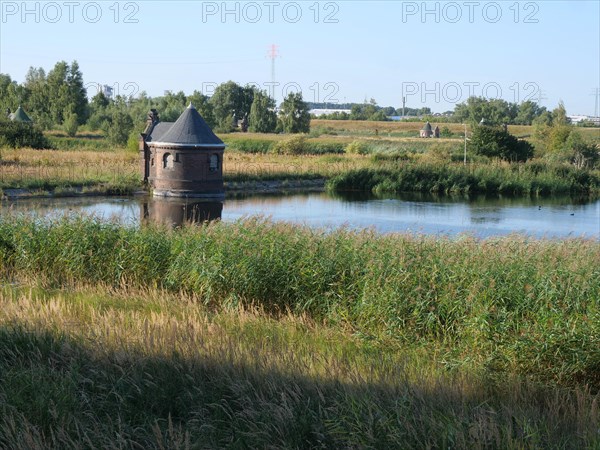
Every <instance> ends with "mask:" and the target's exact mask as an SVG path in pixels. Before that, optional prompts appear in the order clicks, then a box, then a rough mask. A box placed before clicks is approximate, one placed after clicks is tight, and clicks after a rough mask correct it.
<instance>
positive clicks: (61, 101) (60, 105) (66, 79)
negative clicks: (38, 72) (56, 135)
mask: <svg viewBox="0 0 600 450" xmlns="http://www.w3.org/2000/svg"><path fill="white" fill-rule="evenodd" d="M30 70H31V69H30ZM32 76H33V78H34V79H35V74H33V75H32ZM35 86H36V89H39V88H40V84H39V83H38V84H36V85H35ZM41 88H42V89H43V91H44V94H45V95H41V96H40V97H41V98H43V99H44V100H45V101H46V102H47V103H48V106H46V108H47V110H48V112H49V115H50V118H51V120H52V121H53V123H54V124H57V125H60V124H62V123H63V122H64V120H65V114H69V113H70V112H72V113H75V114H77V116H78V117H79V121H80V123H83V122H85V119H86V117H87V105H88V100H87V92H86V90H85V87H84V85H83V76H82V74H81V71H80V70H79V64H78V63H77V61H73V63H72V64H71V66H69V64H67V63H66V62H65V61H59V62H57V63H56V64H55V65H54V68H53V69H52V70H51V71H50V72H48V77H47V78H46V80H45V83H43V84H41ZM44 97H45V98H44ZM39 106H42V105H39ZM40 109H42V108H40Z"/></svg>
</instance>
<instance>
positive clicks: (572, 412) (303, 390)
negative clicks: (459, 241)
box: [0, 324, 598, 449]
mask: <svg viewBox="0 0 600 450" xmlns="http://www.w3.org/2000/svg"><path fill="white" fill-rule="evenodd" d="M290 345H291V344H290ZM117 348H118V350H109V349H107V348H106V347H105V346H99V345H98V344H97V343H94V342H84V341H82V340H77V339H73V338H70V337H67V336H64V335H57V334H53V333H51V332H49V331H47V330H46V331H40V332H31V331H27V330H25V329H24V328H22V327H20V326H19V325H18V324H15V325H5V326H3V327H1V328H0V447H1V448H13V449H19V448H23V449H24V448H28V449H34V448H131V449H134V448H591V447H593V446H594V445H597V444H598V434H597V427H598V417H597V413H598V410H597V408H598V406H597V399H596V400H594V398H593V396H591V395H589V394H588V393H586V392H584V391H581V392H559V391H558V390H543V389H536V388H532V387H526V386H524V385H522V384H521V385H518V384H511V383H510V382H507V384H506V386H500V387H498V388H494V389H490V388H489V387H488V388H486V387H484V386H481V385H477V383H474V384H472V385H468V384H467V385H465V384H464V382H463V383H462V384H461V383H453V382H448V383H441V382H440V383H431V382H423V383H422V384H421V383H414V382H409V381H407V380H406V379H405V378H404V379H403V377H402V375H401V371H398V376H397V377H396V379H395V380H394V382H390V381H389V380H390V379H394V377H386V378H387V381H377V380H367V379H365V380H357V381H356V382H354V383H349V382H341V381H338V380H336V379H335V377H331V378H330V379H322V378H314V377H308V376H305V375H303V374H302V373H298V372H300V371H301V370H300V369H298V367H295V364H294V363H293V361H290V365H289V366H290V370H289V371H287V370H285V369H282V368H281V367H279V368H275V367H269V362H268V357H265V355H264V354H260V352H257V353H256V355H250V356H251V357H250V358H247V359H246V360H247V361H249V362H246V363H240V362H239V360H240V358H239V356H240V355H235V353H236V352H235V351H233V352H231V351H229V352H228V351H224V352H223V357H222V358H215V357H214V356H206V357H203V356H201V352H198V354H197V355H196V356H194V357H183V356H181V355H178V354H177V353H176V352H173V353H172V354H171V355H169V356H164V355H163V356H160V355H159V356H157V355H150V354H143V353H142V352H141V351H140V350H135V349H133V348H121V347H117ZM290 354H291V355H293V349H290ZM252 356H254V357H252ZM296 365H297V364H296ZM492 392H493V393H492ZM594 402H595V403H594ZM594 405H595V406H594ZM594 408H596V409H595V410H594Z"/></svg>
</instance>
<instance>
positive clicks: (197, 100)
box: [187, 91, 217, 128]
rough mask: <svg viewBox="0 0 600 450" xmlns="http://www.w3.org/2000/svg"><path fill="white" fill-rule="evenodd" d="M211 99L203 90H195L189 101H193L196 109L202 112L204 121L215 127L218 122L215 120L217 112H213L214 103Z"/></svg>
mask: <svg viewBox="0 0 600 450" xmlns="http://www.w3.org/2000/svg"><path fill="white" fill-rule="evenodd" d="M209 100H210V99H209V98H208V97H207V96H206V95H203V94H202V93H201V92H198V91H194V92H193V93H192V95H190V96H188V98H187V102H188V103H192V104H193V105H194V107H195V108H196V110H197V111H198V112H199V113H200V115H201V116H202V118H203V119H204V121H205V122H206V123H207V124H208V126H209V127H211V128H214V127H215V126H216V125H217V123H216V121H215V114H214V112H213V105H212V104H211V103H210V101H209Z"/></svg>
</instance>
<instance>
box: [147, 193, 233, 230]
mask: <svg viewBox="0 0 600 450" xmlns="http://www.w3.org/2000/svg"><path fill="white" fill-rule="evenodd" d="M141 207H142V211H141V216H142V224H145V225H162V226H167V227H170V228H177V227H181V226H183V225H185V224H193V223H196V224H201V223H204V222H209V221H213V220H218V219H220V218H221V213H222V212H223V202H214V201H199V200H197V199H194V200H190V199H183V198H156V197H155V198H149V199H147V200H144V202H142V206H141Z"/></svg>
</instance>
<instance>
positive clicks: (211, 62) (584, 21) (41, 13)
mask: <svg viewBox="0 0 600 450" xmlns="http://www.w3.org/2000/svg"><path fill="white" fill-rule="evenodd" d="M599 3H600V2H598V1H538V2H515V1H508V2H503V1H500V2H487V1H474V2H468V1H457V2H427V3H424V2H421V1H418V2H400V1H397V2H392V1H369V2H367V1H335V2H327V1H321V2H315V1H308V2H302V1H301V2H288V1H272V2H269V1H256V2H227V3H223V2H221V1H218V2H196V1H180V2H177V1H135V2H115V1H114V0H113V1H109V2H102V1H98V2H88V1H81V0H78V1H73V2H68V1H66V2H63V1H56V2H26V3H25V5H26V8H23V3H22V2H21V1H14V2H13V1H4V0H2V1H0V10H1V12H2V17H1V18H0V72H2V73H8V74H10V76H11V77H12V78H13V79H16V80H17V81H19V82H22V81H23V80H24V77H25V74H26V72H27V69H28V68H29V67H30V66H35V67H43V68H44V69H45V70H46V71H48V70H50V69H51V68H52V67H53V65H54V64H55V63H56V62H57V61H59V60H66V61H67V62H71V61H72V60H75V59H76V60H77V61H78V62H79V64H80V67H81V70H82V72H83V75H84V80H85V82H86V83H101V84H107V85H112V86H115V87H116V88H117V90H118V91H119V93H121V94H136V93H137V92H139V91H146V92H147V93H148V94H149V95H151V96H157V95H162V94H163V93H164V91H165V90H172V91H179V90H183V91H184V92H186V93H191V92H192V91H193V90H195V89H196V90H204V92H205V93H208V94H210V86H211V84H213V83H217V84H218V83H221V82H224V81H227V80H230V79H231V80H234V81H237V82H238V83H241V84H245V83H249V82H254V83H258V84H259V85H261V86H262V87H265V88H266V87H267V86H266V85H265V83H269V82H270V81H271V60H270V59H269V58H268V57H267V53H268V50H269V46H270V45H271V44H277V45H278V46H279V49H278V50H279V53H280V57H278V58H277V59H276V62H275V64H276V81H277V82H279V83H281V86H279V87H278V88H277V90H276V97H277V98H278V100H281V98H282V88H283V86H284V85H286V84H287V87H288V88H290V89H297V88H298V87H299V88H300V89H301V90H302V92H303V95H304V98H305V100H310V101H314V100H321V101H322V100H324V99H326V98H327V97H328V98H329V99H330V100H335V99H337V100H338V101H339V102H343V101H348V102H361V101H363V100H364V99H365V97H366V98H369V99H370V98H374V99H375V100H376V101H377V102H378V104H380V105H383V106H388V105H391V106H395V107H398V106H400V105H401V102H402V96H403V93H404V96H406V97H407V106H411V107H423V106H429V107H431V108H432V110H433V111H435V112H443V111H445V110H449V109H453V108H454V103H456V102H461V101H465V100H466V98H467V97H468V95H469V92H472V93H473V94H475V95H483V96H486V97H488V98H491V97H498V96H500V97H502V98H504V99H505V100H508V101H515V100H517V101H522V100H524V99H527V98H533V99H534V100H537V99H538V98H539V95H538V94H539V93H538V91H539V90H541V94H542V95H541V99H542V100H541V104H542V105H544V106H546V107H548V108H550V109H551V108H554V107H555V106H556V105H557V103H558V101H559V100H560V99H562V100H563V101H564V103H565V106H566V108H567V111H568V113H569V114H594V109H595V97H594V95H593V92H594V89H595V88H598V87H600V7H599ZM25 9H27V11H25ZM225 10H227V11H229V12H227V11H225ZM223 13H225V15H223ZM294 83H295V84H294ZM328 83H329V84H328ZM90 93H91V94H94V93H95V88H93V87H90Z"/></svg>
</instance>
